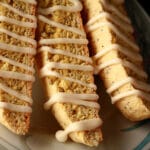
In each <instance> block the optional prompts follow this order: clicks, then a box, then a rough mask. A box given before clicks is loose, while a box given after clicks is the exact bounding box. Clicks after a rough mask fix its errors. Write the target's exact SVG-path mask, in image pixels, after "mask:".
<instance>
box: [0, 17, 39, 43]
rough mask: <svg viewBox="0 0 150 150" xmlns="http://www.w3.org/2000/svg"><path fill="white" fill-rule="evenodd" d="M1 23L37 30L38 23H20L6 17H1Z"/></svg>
mask: <svg viewBox="0 0 150 150" xmlns="http://www.w3.org/2000/svg"><path fill="white" fill-rule="evenodd" d="M0 21H4V22H7V23H11V24H15V25H17V26H21V27H27V28H36V23H35V22H22V21H18V20H16V19H12V18H9V17H6V16H0ZM32 40H33V39H32Z"/></svg>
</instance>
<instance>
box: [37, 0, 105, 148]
mask: <svg viewBox="0 0 150 150" xmlns="http://www.w3.org/2000/svg"><path fill="white" fill-rule="evenodd" d="M38 3H39V7H42V8H48V7H51V6H55V5H64V6H67V5H72V4H71V3H70V2H69V1H68V0H62V1H59V0H44V1H43V0H39V1H38ZM46 17H47V18H49V19H50V20H53V21H55V22H58V23H61V24H64V25H68V26H70V27H76V28H79V29H81V30H83V26H82V20H81V16H80V13H76V12H73V13H71V12H65V11H55V12H53V13H52V14H51V15H48V16H46ZM38 25H39V27H38V35H39V36H38V37H39V40H40V39H44V38H46V39H55V38H76V39H79V38H84V37H83V36H81V35H79V34H76V33H73V32H70V31H67V30H63V29H60V28H57V27H54V26H52V25H49V24H46V23H44V22H42V21H40V20H38ZM49 46H50V47H52V48H55V49H61V50H64V51H67V52H71V53H73V54H77V55H82V56H89V51H88V48H87V46H86V45H79V44H53V45H49ZM40 47H41V45H39V48H40ZM39 60H40V61H39ZM46 61H49V62H59V63H70V64H78V65H88V63H87V62H85V61H82V60H80V59H77V58H73V57H69V56H65V55H60V54H51V53H48V52H41V53H39V54H38V56H37V64H38V67H39V69H40V68H41V67H42V66H44V65H45V64H46ZM53 70H54V71H56V72H58V73H59V74H60V75H63V76H64V77H71V78H73V79H77V80H80V81H82V82H85V83H87V84H89V83H94V78H93V75H92V72H89V71H86V72H85V71H78V70H68V69H53ZM43 81H44V85H45V87H46V93H47V96H48V98H50V97H51V96H52V95H53V94H55V93H58V92H65V93H88V94H89V93H91V94H92V93H95V92H96V91H95V90H94V89H93V88H89V87H86V86H83V85H80V84H78V83H75V82H70V81H68V80H64V79H60V78H57V77H53V76H48V77H44V78H43ZM52 112H53V114H54V116H55V117H56V119H57V120H58V122H59V123H60V125H61V126H62V127H63V128H66V127H67V126H68V125H69V124H71V123H73V122H76V121H80V120H85V119H91V118H98V117H99V116H98V109H95V108H91V107H85V106H80V105H75V104H70V103H55V104H54V105H53V106H52ZM70 137H71V139H72V140H74V141H75V142H79V143H83V144H85V145H89V146H96V145H98V144H99V142H100V141H101V140H102V133H101V129H100V128H98V129H94V130H93V131H81V132H74V133H71V134H70Z"/></svg>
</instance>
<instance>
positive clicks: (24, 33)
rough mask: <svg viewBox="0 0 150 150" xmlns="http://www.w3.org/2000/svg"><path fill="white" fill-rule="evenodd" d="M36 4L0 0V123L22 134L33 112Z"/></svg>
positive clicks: (25, 131) (25, 130)
mask: <svg viewBox="0 0 150 150" xmlns="http://www.w3.org/2000/svg"><path fill="white" fill-rule="evenodd" d="M35 7H36V2H35V1H34V0H32V1H31V2H28V1H27V2H25V1H20V0H13V1H10V0H1V1H0V16H1V17H0V123H1V124H3V125H4V126H6V127H7V128H8V129H9V130H11V131H12V132H14V133H16V134H20V135H25V134H26V133H27V132H28V130H29V125H30V116H31V112H32V108H31V104H32V98H31V96H32V82H33V81H34V76H33V74H34V68H33V66H34V57H33V54H34V53H35V48H36V41H34V35H35V27H36V18H35ZM30 26H31V27H30Z"/></svg>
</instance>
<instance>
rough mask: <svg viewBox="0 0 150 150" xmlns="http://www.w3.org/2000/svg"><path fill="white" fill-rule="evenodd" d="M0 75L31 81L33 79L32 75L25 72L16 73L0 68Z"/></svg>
mask: <svg viewBox="0 0 150 150" xmlns="http://www.w3.org/2000/svg"><path fill="white" fill-rule="evenodd" d="M0 77H4V78H11V79H17V80H23V81H32V82H34V81H35V77H34V76H33V75H28V74H25V73H18V72H14V71H3V70H0Z"/></svg>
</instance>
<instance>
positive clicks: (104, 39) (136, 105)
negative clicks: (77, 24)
mask: <svg viewBox="0 0 150 150" xmlns="http://www.w3.org/2000/svg"><path fill="white" fill-rule="evenodd" d="M83 4H84V13H83V17H84V21H85V22H86V23H87V22H88V21H89V20H90V19H92V18H93V17H94V16H98V15H100V14H101V15H102V14H103V16H102V17H100V18H99V19H97V20H96V21H95V22H94V23H93V26H94V24H97V23H99V24H101V26H99V27H98V28H96V29H95V30H91V31H89V32H88V31H87V34H88V38H89V41H90V50H91V51H92V52H93V53H94V54H97V53H99V52H101V51H103V50H104V49H107V48H108V47H109V46H110V45H112V44H114V45H115V44H119V45H121V46H123V47H125V48H126V49H127V50H128V51H129V52H130V53H131V56H132V57H128V56H127V55H126V54H124V53H122V52H121V51H120V49H119V48H118V49H117V48H114V49H113V50H111V51H109V52H107V53H105V54H104V55H102V56H101V57H100V58H98V59H96V60H95V64H99V65H101V64H103V63H106V62H109V61H110V60H112V59H116V58H119V59H121V60H123V61H128V62H130V63H132V64H134V65H136V68H138V70H137V69H136V68H135V70H137V71H136V72H135V71H133V70H132V69H129V68H128V67H125V66H123V65H122V64H121V63H117V64H113V65H110V66H107V67H105V68H104V69H102V70H101V71H100V73H99V75H100V77H101V79H102V80H103V82H104V85H105V87H106V88H107V89H108V88H110V87H111V86H112V85H113V84H114V83H117V82H118V81H123V80H125V79H126V78H127V77H132V78H133V79H136V80H137V81H143V82H144V84H145V83H146V80H147V77H146V76H147V75H146V73H143V64H142V59H141V56H140V54H139V52H137V51H136V50H137V49H138V46H137V45H136V42H135V39H134V36H133V33H132V25H131V24H130V21H129V18H127V19H126V20H124V19H125V17H127V14H126V11H125V8H124V4H122V3H121V4H120V3H115V2H114V1H112V2H111V1H106V0H95V1H94V2H93V1H91V0H86V1H83ZM110 7H111V8H110ZM112 7H113V9H114V8H115V10H117V11H119V13H121V15H123V19H122V18H120V15H118V13H116V11H114V10H112ZM106 13H107V14H106ZM84 14H86V16H85V15H84ZM108 15H110V17H109V16H108ZM106 22H107V23H111V24H112V25H113V26H115V28H116V29H117V31H119V32H120V33H121V34H122V35H123V36H125V38H127V39H128V41H130V42H132V43H133V44H134V45H135V46H136V48H137V49H136V50H134V48H133V47H132V45H130V44H129V43H127V42H126V41H124V39H122V38H120V37H119V36H118V34H116V32H114V30H113V29H112V28H110V26H109V25H102V24H103V23H106ZM89 27H90V26H89ZM91 27H92V25H91ZM85 28H86V29H87V28H88V27H87V25H85ZM127 29H128V30H127ZM125 52H127V51H125ZM141 71H142V73H143V74H144V75H143V74H142V75H143V76H142V75H140V72H141ZM139 85H140V84H139ZM148 88H149V87H148ZM148 88H147V89H148ZM137 89H138V88H137V87H136V86H135V85H133V84H132V83H131V82H128V83H126V84H124V85H122V86H120V87H119V88H118V89H116V90H115V91H113V92H112V93H111V94H110V96H111V97H114V96H116V95H118V94H120V93H126V92H130V91H132V90H137ZM139 90H140V89H139ZM140 91H142V92H145V93H146V94H149V92H147V91H144V90H140ZM115 105H116V106H117V107H118V109H120V111H121V112H122V113H123V115H124V116H125V117H126V118H128V119H129V120H132V121H140V120H143V119H147V118H150V102H149V101H148V100H145V99H144V98H141V97H140V96H137V95H136V94H135V95H130V96H126V97H124V98H122V99H120V100H119V101H117V102H116V103H115Z"/></svg>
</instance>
